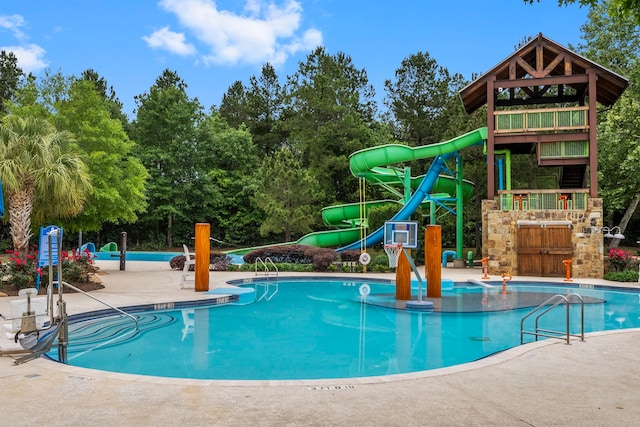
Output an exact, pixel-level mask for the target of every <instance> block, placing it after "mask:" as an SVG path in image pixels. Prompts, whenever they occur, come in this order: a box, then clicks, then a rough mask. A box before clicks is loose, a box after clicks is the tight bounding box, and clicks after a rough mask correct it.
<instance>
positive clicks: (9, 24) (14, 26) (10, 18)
mask: <svg viewBox="0 0 640 427" xmlns="http://www.w3.org/2000/svg"><path fill="white" fill-rule="evenodd" d="M23 25H24V18H23V17H22V16H21V15H0V28H6V29H7V30H9V31H11V32H12V33H13V36H14V37H15V38H17V39H22V38H24V33H23V32H22V31H20V27H22V26H23Z"/></svg>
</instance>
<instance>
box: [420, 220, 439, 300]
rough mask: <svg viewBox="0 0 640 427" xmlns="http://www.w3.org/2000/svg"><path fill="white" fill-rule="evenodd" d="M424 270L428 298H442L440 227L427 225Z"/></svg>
mask: <svg viewBox="0 0 640 427" xmlns="http://www.w3.org/2000/svg"><path fill="white" fill-rule="evenodd" d="M424 236H425V237H424V266H425V267H424V268H425V275H426V276H427V297H428V298H442V270H441V265H440V256H441V253H442V229H441V227H440V226H439V225H427V229H426V231H425V235H424Z"/></svg>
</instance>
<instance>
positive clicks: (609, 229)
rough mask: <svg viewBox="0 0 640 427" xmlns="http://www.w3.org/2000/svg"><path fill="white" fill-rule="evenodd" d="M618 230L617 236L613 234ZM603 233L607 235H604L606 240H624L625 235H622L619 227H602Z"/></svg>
mask: <svg viewBox="0 0 640 427" xmlns="http://www.w3.org/2000/svg"><path fill="white" fill-rule="evenodd" d="M616 230H618V232H617V233H615V234H612V233H613V232H615V231H616ZM602 231H604V232H605V235H604V237H605V239H624V234H622V233H621V231H622V230H620V227H618V226H615V227H602Z"/></svg>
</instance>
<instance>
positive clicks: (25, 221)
mask: <svg viewBox="0 0 640 427" xmlns="http://www.w3.org/2000/svg"><path fill="white" fill-rule="evenodd" d="M32 209H33V191H31V190H30V188H29V187H28V186H27V188H25V189H24V190H22V191H18V192H16V193H13V194H11V196H9V224H10V228H11V239H12V240H13V249H14V250H16V251H18V252H20V256H21V257H26V256H27V255H28V253H29V239H30V238H31V211H32Z"/></svg>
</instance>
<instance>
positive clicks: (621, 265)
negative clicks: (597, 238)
mask: <svg viewBox="0 0 640 427" xmlns="http://www.w3.org/2000/svg"><path fill="white" fill-rule="evenodd" d="M637 267H638V264H637V262H636V260H635V258H634V257H633V255H631V252H629V251H625V250H623V249H615V248H612V249H609V255H608V256H607V260H606V262H605V272H607V273H613V272H620V271H626V270H633V271H635V270H636V269H637Z"/></svg>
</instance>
